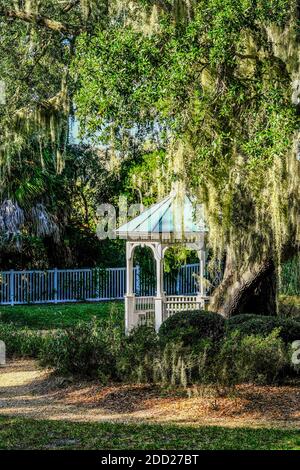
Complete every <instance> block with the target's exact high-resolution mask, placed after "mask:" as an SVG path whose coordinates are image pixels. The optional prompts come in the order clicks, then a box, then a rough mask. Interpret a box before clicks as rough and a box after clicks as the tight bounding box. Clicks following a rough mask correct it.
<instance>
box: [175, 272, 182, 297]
mask: <svg viewBox="0 0 300 470" xmlns="http://www.w3.org/2000/svg"><path fill="white" fill-rule="evenodd" d="M181 275H182V274H181V268H179V270H178V273H177V277H176V295H180V294H181V292H180V277H181Z"/></svg>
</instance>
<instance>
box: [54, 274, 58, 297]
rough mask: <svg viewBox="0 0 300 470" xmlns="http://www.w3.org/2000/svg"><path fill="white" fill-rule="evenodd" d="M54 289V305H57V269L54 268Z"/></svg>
mask: <svg viewBox="0 0 300 470" xmlns="http://www.w3.org/2000/svg"><path fill="white" fill-rule="evenodd" d="M53 289H54V303H55V304H57V289H58V284H57V268H54V277H53Z"/></svg>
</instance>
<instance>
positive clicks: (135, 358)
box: [117, 326, 159, 383]
mask: <svg viewBox="0 0 300 470" xmlns="http://www.w3.org/2000/svg"><path fill="white" fill-rule="evenodd" d="M158 355H159V344H158V340H157V335H156V333H155V331H154V329H153V328H151V327H148V326H141V327H139V328H136V329H135V330H134V331H133V332H132V334H131V335H130V336H128V337H126V338H124V339H123V343H122V347H121V348H120V354H119V355H118V358H117V369H118V375H119V378H120V379H123V380H125V381H127V380H128V381H133V382H148V383H149V382H150V383H151V382H153V365H154V363H155V361H156V358H157V356H158Z"/></svg>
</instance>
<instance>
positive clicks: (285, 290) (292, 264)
mask: <svg viewBox="0 0 300 470" xmlns="http://www.w3.org/2000/svg"><path fill="white" fill-rule="evenodd" d="M280 293H281V294H283V295H298V296H300V257H299V255H298V256H295V257H294V258H292V259H291V260H289V261H287V262H286V263H284V264H283V266H282V272H281V285H280Z"/></svg>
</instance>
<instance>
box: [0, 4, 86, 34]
mask: <svg viewBox="0 0 300 470" xmlns="http://www.w3.org/2000/svg"><path fill="white" fill-rule="evenodd" d="M1 16H2V17H5V18H10V19H12V20H22V21H25V22H26V23H31V24H35V25H37V26H42V27H44V28H47V29H49V30H51V31H55V32H57V33H62V34H69V35H72V36H73V35H77V34H80V33H81V32H82V31H83V27H82V26H75V25H69V24H66V23H63V22H61V21H57V20H54V19H52V18H48V17H47V16H44V15H40V14H38V13H32V12H30V13H28V12H26V11H22V10H7V9H5V8H3V7H2V8H0V17H1Z"/></svg>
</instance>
